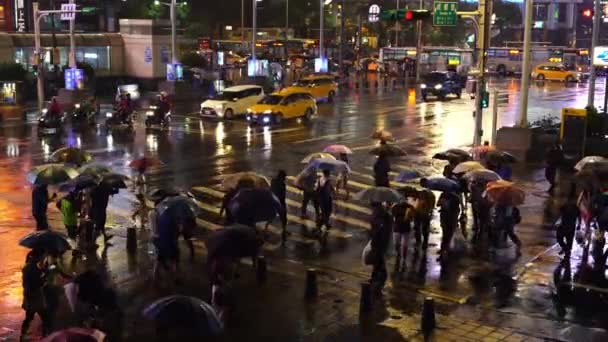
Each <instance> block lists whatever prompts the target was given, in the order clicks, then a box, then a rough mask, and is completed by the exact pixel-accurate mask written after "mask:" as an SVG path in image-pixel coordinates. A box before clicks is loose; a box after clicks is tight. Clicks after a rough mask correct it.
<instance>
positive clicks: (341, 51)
mask: <svg viewBox="0 0 608 342" xmlns="http://www.w3.org/2000/svg"><path fill="white" fill-rule="evenodd" d="M345 2H346V0H341V2H340V47H339V48H338V63H339V65H340V73H342V71H343V70H344V60H343V59H344V22H345V21H344V3H345Z"/></svg>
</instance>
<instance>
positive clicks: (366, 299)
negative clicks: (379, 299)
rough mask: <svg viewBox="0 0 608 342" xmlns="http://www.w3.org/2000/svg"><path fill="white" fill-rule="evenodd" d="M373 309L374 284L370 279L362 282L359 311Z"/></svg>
mask: <svg viewBox="0 0 608 342" xmlns="http://www.w3.org/2000/svg"><path fill="white" fill-rule="evenodd" d="M371 310H372V284H371V283H370V282H369V281H366V282H363V283H361V299H360V301H359V312H370V311H371Z"/></svg>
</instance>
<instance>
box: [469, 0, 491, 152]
mask: <svg viewBox="0 0 608 342" xmlns="http://www.w3.org/2000/svg"><path fill="white" fill-rule="evenodd" d="M478 11H479V22H478V23H479V29H478V30H477V32H478V34H479V36H478V37H477V51H478V53H479V55H478V66H479V75H478V76H477V89H476V93H475V135H474V137H473V145H475V146H477V145H481V138H482V137H483V108H482V97H483V93H484V92H485V90H486V82H485V78H484V72H485V68H486V49H487V48H488V45H489V41H490V26H491V23H492V0H480V1H479V10H478Z"/></svg>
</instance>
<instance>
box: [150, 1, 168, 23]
mask: <svg viewBox="0 0 608 342" xmlns="http://www.w3.org/2000/svg"><path fill="white" fill-rule="evenodd" d="M146 14H147V16H148V18H151V19H158V18H160V17H162V16H164V15H165V6H163V5H161V4H156V3H155V2H151V3H149V4H148V9H147V12H146Z"/></svg>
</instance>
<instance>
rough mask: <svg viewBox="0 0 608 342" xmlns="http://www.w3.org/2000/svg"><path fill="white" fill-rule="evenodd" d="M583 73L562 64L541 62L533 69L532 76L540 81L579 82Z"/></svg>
mask: <svg viewBox="0 0 608 342" xmlns="http://www.w3.org/2000/svg"><path fill="white" fill-rule="evenodd" d="M581 77H582V74H581V73H580V72H576V71H571V70H568V69H566V67H565V66H563V65H561V64H540V65H537V66H536V68H534V70H532V78H533V79H535V80H538V81H544V80H554V81H561V82H566V83H569V82H578V81H580V79H581Z"/></svg>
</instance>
